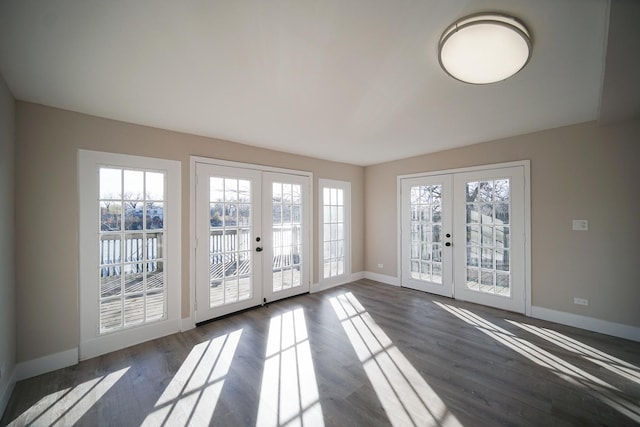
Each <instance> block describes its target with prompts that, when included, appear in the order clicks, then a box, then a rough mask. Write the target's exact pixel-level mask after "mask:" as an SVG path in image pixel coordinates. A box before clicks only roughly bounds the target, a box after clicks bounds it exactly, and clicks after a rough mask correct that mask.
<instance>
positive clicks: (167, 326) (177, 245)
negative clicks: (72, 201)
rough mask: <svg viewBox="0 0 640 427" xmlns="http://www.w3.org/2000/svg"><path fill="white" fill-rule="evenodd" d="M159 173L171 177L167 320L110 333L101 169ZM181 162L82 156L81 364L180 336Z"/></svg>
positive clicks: (166, 219)
mask: <svg viewBox="0 0 640 427" xmlns="http://www.w3.org/2000/svg"><path fill="white" fill-rule="evenodd" d="M104 166H107V167H115V168H123V169H144V170H155V171H162V172H165V173H166V198H165V214H164V223H165V231H164V235H165V261H164V262H165V266H164V268H165V272H166V298H167V300H166V301H167V306H166V310H167V313H166V318H165V319H163V320H157V321H153V322H149V323H143V324H141V325H137V326H133V327H129V328H126V329H121V330H118V331H114V332H109V333H102V334H101V333H100V324H99V308H98V302H99V297H100V295H99V283H98V274H97V271H98V265H99V246H98V241H99V233H98V230H99V215H98V212H99V210H98V199H99V193H98V191H99V168H100V167H104ZM181 188H182V187H181V162H180V161H176V160H165V159H156V158H151V157H140V156H130V155H124V154H116V153H105V152H98V151H89V150H78V198H79V208H80V211H79V239H78V248H79V268H78V288H79V289H78V293H79V312H80V348H79V358H80V360H84V359H88V358H91V357H95V356H99V355H101V354H105V353H108V352H111V351H115V350H118V349H121V348H124V347H128V346H131V345H134V344H138V343H141V342H144V341H148V340H151V339H155V338H159V337H162V336H165V335H169V334H172V333H175V332H179V331H180V323H181V322H180V317H181V314H180V307H181V302H180V298H181V293H182V291H181V287H180V283H181V239H180V236H181V227H182V220H181V215H182V212H181V211H182V209H181V202H182V200H181Z"/></svg>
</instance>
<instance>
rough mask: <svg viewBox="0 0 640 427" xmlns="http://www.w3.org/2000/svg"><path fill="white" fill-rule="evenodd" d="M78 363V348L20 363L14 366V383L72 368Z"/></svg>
mask: <svg viewBox="0 0 640 427" xmlns="http://www.w3.org/2000/svg"><path fill="white" fill-rule="evenodd" d="M77 363H78V347H74V348H72V349H69V350H65V351H61V352H60V353H54V354H50V355H48V356H43V357H38V358H37V359H32V360H27V361H26V362H20V363H18V364H17V365H16V369H15V371H16V373H15V376H16V381H22V380H26V379H27V378H31V377H35V376H37V375H42V374H46V373H47V372H51V371H55V370H57V369H62V368H66V367H68V366H73V365H75V364H77Z"/></svg>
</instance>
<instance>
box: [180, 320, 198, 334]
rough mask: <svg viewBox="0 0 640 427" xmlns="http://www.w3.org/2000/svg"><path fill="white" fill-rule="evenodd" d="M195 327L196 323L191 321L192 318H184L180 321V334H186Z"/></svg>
mask: <svg viewBox="0 0 640 427" xmlns="http://www.w3.org/2000/svg"><path fill="white" fill-rule="evenodd" d="M195 327H196V323H195V321H194V320H193V317H191V316H189V317H185V318H183V319H182V320H181V321H180V332H187V331H188V330H190V329H193V328H195Z"/></svg>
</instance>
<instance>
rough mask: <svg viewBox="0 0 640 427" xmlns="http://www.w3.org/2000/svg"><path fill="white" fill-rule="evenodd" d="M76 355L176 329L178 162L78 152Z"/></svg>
mask: <svg viewBox="0 0 640 427" xmlns="http://www.w3.org/2000/svg"><path fill="white" fill-rule="evenodd" d="M78 170H79V198H80V242H79V243H80V284H79V286H80V321H81V325H80V330H81V343H80V357H81V358H88V357H93V356H96V355H98V354H102V353H105V352H108V351H112V350H116V349H118V348H122V347H126V346H128V345H132V344H135V343H138V342H142V341H146V340H148V339H152V338H156V337H159V336H162V335H166V334H169V333H173V332H177V331H179V330H180V327H179V325H180V322H179V321H180V313H179V310H180V237H179V236H180V226H181V221H180V162H176V161H170V160H160V159H152V158H147V157H136V156H125V155H119V154H110V153H99V152H93V151H85V150H80V152H79V165H78Z"/></svg>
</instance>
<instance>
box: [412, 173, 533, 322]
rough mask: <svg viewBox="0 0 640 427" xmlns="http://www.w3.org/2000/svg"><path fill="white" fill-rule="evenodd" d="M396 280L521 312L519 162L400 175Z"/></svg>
mask: <svg viewBox="0 0 640 427" xmlns="http://www.w3.org/2000/svg"><path fill="white" fill-rule="evenodd" d="M401 192H402V196H401V216H402V224H401V227H402V233H401V236H402V237H401V239H402V249H401V257H402V285H403V286H405V287H410V288H414V289H419V290H423V291H426V292H431V293H435V294H439V295H444V296H448V297H454V298H456V299H460V300H465V301H471V302H476V303H479V304H483V305H488V306H492V307H496V308H501V309H505V310H510V311H515V312H519V313H524V312H525V307H526V292H525V283H526V280H525V256H526V251H525V190H524V167H523V166H513V167H505V168H496V169H483V170H477V171H469V172H458V173H449V174H442V175H431V176H424V177H411V178H403V179H401Z"/></svg>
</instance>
